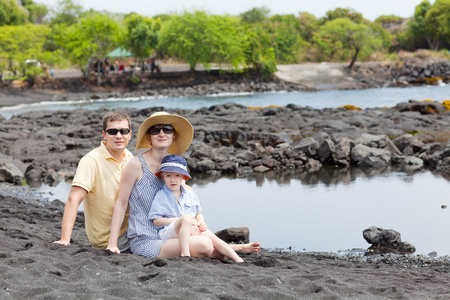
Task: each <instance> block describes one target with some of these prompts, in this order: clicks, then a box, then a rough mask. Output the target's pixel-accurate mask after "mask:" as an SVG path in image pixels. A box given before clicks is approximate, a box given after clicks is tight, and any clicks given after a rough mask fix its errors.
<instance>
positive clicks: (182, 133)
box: [136, 111, 194, 155]
mask: <svg viewBox="0 0 450 300" xmlns="http://www.w3.org/2000/svg"><path fill="white" fill-rule="evenodd" d="M159 124H162V125H172V126H173V128H174V129H175V134H176V135H175V139H174V140H173V142H172V145H170V147H169V154H178V155H182V154H183V153H184V152H186V150H187V149H188V148H189V146H190V145H191V142H192V139H193V138H194V129H193V128H192V125H191V123H189V121H188V120H187V119H185V118H183V117H181V116H178V115H172V114H169V113H166V112H163V111H160V112H155V113H153V114H152V115H151V116H150V117H148V118H147V119H146V120H145V121H144V122H142V124H141V126H139V130H138V133H137V140H136V150H138V149H141V148H151V147H152V145H151V144H150V142H149V140H148V139H147V136H146V133H147V130H148V129H149V128H150V127H151V126H153V125H159Z"/></svg>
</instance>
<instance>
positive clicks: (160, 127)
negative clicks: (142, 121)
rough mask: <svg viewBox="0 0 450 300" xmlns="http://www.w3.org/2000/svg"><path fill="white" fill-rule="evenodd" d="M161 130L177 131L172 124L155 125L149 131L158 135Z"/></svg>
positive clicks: (169, 132) (166, 132)
mask: <svg viewBox="0 0 450 300" xmlns="http://www.w3.org/2000/svg"><path fill="white" fill-rule="evenodd" d="M161 130H162V131H163V132H164V133H165V134H171V133H174V131H175V129H174V128H173V126H172V125H153V126H151V127H150V128H149V129H148V131H147V133H150V134H151V135H158V134H159V132H160V131H161Z"/></svg>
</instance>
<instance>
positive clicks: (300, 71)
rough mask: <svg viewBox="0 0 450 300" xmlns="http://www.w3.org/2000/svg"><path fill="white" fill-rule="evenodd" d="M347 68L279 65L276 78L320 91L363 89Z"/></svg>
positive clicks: (340, 66) (337, 64) (334, 64)
mask: <svg viewBox="0 0 450 300" xmlns="http://www.w3.org/2000/svg"><path fill="white" fill-rule="evenodd" d="M347 66H348V64H340V63H320V64H299V65H278V66H277V68H278V72H276V73H275V76H277V77H278V78H280V79H282V80H285V81H288V82H292V83H300V84H303V85H306V86H308V87H312V88H316V89H318V90H336V89H355V88H361V86H360V83H359V82H358V81H357V80H355V79H354V78H353V77H351V76H350V74H349V71H348V67H347Z"/></svg>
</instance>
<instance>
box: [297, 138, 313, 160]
mask: <svg viewBox="0 0 450 300" xmlns="http://www.w3.org/2000/svg"><path fill="white" fill-rule="evenodd" d="M317 149H319V143H318V142H317V141H316V140H315V139H313V138H312V137H307V138H304V139H302V140H300V142H299V143H298V144H297V145H295V146H294V147H293V150H294V151H301V152H303V153H305V154H306V155H307V156H309V157H313V156H315V155H316V152H317Z"/></svg>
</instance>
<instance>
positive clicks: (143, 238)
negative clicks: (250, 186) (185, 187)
mask: <svg viewBox="0 0 450 300" xmlns="http://www.w3.org/2000/svg"><path fill="white" fill-rule="evenodd" d="M193 136H194V130H193V128H192V125H191V123H189V121H188V120H186V119H185V118H183V117H181V116H178V115H172V114H168V113H166V112H156V113H154V114H152V115H151V116H150V117H149V118H147V119H146V120H145V121H144V122H143V123H142V124H141V126H140V127H139V131H138V134H137V140H136V150H138V149H141V148H149V150H148V151H146V152H144V153H143V154H142V155H140V156H137V157H134V158H133V159H132V160H131V161H130V162H128V163H127V165H126V166H125V168H124V170H123V172H122V177H121V180H120V186H119V196H118V199H117V202H116V205H115V208H114V213H113V217H112V222H111V233H110V239H109V243H108V247H107V249H109V250H111V251H113V252H116V253H120V251H119V249H118V248H117V239H118V236H119V229H120V224H122V221H123V218H124V215H125V212H126V210H127V207H128V204H129V205H130V211H129V214H130V215H129V221H128V240H129V242H130V249H131V252H132V253H133V254H138V255H142V256H147V257H156V256H159V257H161V258H169V257H174V256H180V255H181V250H180V247H179V242H178V239H168V240H165V241H163V240H161V239H160V238H159V234H158V231H157V229H156V227H155V226H154V224H153V222H151V220H150V219H149V218H148V214H149V211H150V207H151V205H152V202H153V199H154V196H155V194H156V193H157V192H158V191H159V190H160V189H162V188H163V186H164V181H163V180H162V179H161V178H159V177H157V176H155V175H154V174H155V173H157V172H158V170H159V167H160V164H161V161H162V159H163V158H164V156H166V155H167V154H169V153H170V154H178V155H182V154H183V153H184V152H185V151H186V150H187V149H188V148H189V146H190V144H191V142H192V139H193ZM189 247H190V252H191V256H193V257H211V258H216V257H219V256H218V255H217V253H216V252H215V251H214V247H213V245H212V242H211V239H209V238H208V237H205V236H192V237H191V238H190V240H189ZM232 248H233V249H234V250H242V251H248V252H258V250H259V243H258V242H255V243H251V244H245V245H233V246H232Z"/></svg>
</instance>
